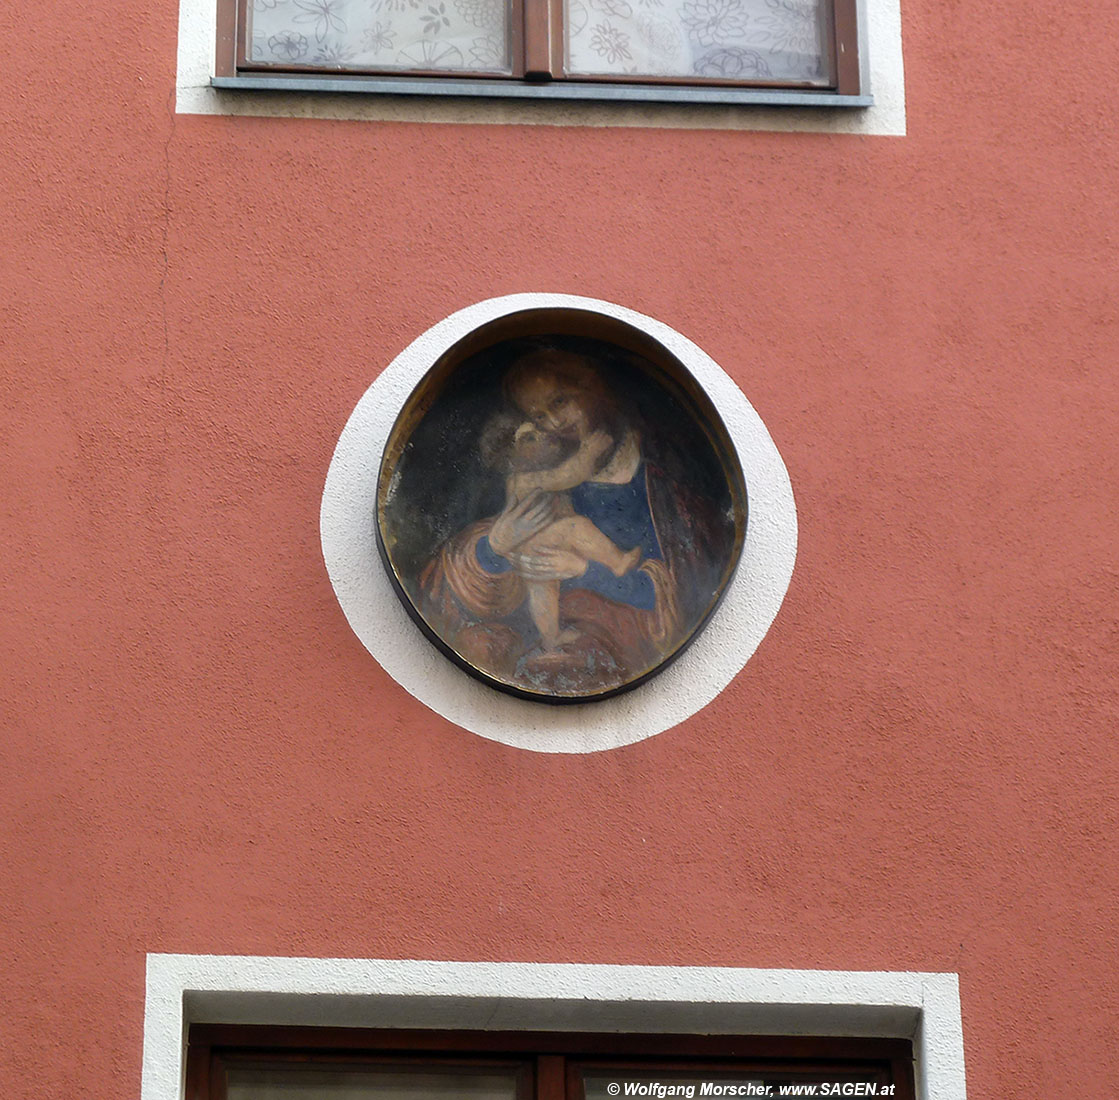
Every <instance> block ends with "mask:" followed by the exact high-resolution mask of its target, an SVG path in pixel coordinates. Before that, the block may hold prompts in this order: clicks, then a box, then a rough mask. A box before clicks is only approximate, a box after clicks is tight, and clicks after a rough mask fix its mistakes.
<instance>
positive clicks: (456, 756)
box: [0, 0, 1119, 1100]
mask: <svg viewBox="0 0 1119 1100" xmlns="http://www.w3.org/2000/svg"><path fill="white" fill-rule="evenodd" d="M133 15H135V16H136V18H135V19H133V18H132V16H133ZM1115 29H1116V28H1115V26H1114V14H1113V13H1110V14H1109V13H1108V12H1101V11H1100V10H1099V8H1098V6H1093V7H1089V6H1088V5H1087V4H1083V3H1075V2H1074V3H1073V4H1072V5H1071V6H1070V5H1063V6H1062V7H1061V10H1060V13H1059V17H1058V15H1057V14H1055V13H1054V11H1053V10H1052V8H1051V7H1049V6H1043V5H1041V4H1040V3H1037V2H1036V0H1028V2H1027V3H1025V4H1024V5H1019V6H1018V7H1016V8H1015V9H1014V12H1013V17H1012V18H1008V17H1007V14H1006V12H1005V11H1004V10H1003V9H1000V8H997V7H991V6H984V5H972V6H970V7H966V8H965V7H959V6H955V5H943V4H933V3H930V2H928V0H914V2H913V3H909V4H907V5H906V6H905V10H904V12H903V33H904V42H905V50H906V55H905V61H906V100H907V102H906V109H907V117H908V136H907V137H905V138H881V137H876V138H871V137H852V136H843V135H825V134H761V133H750V132H729V131H728V132H720V131H703V132H700V131H694V132H693V131H687V130H660V129H648V130H646V129H641V128H626V129H605V128H598V129H592V128H586V129H582V128H574V127H573V128H565V127H553V126H549V127H540V128H534V127H530V126H520V127H502V126H492V125H489V126H478V127H473V126H465V125H464V126H456V125H442V126H427V125H423V124H419V123H416V124H403V123H401V124H378V123H347V122H331V121H323V120H310V119H308V120H297V119H264V118H261V119H251V118H215V117H203V116H188V115H176V114H174V113H173V104H174V96H175V91H174V80H175V50H176V11H175V6H174V5H173V4H163V5H156V6H155V7H153V6H151V5H141V4H139V3H137V2H136V0H122V2H121V3H119V4H117V5H114V6H113V7H112V9H111V11H109V10H108V9H106V8H105V7H104V6H100V7H98V8H88V9H83V8H80V7H76V6H74V5H62V4H57V3H50V4H46V5H41V6H40V7H38V8H37V9H36V12H35V17H34V20H33V23H30V22H29V23H27V24H25V25H22V26H16V25H14V24H13V28H12V30H11V35H12V37H11V38H10V45H11V48H10V50H9V51H8V54H7V57H6V62H5V65H6V69H5V79H4V82H3V90H2V91H0V96H2V97H3V100H4V102H3V110H2V111H0V118H3V120H4V121H3V128H4V139H3V148H4V156H3V157H0V186H2V187H3V194H4V200H5V201H4V209H5V211H6V213H7V226H6V232H5V239H4V246H3V248H2V249H0V282H2V285H3V287H4V294H3V299H2V305H0V310H2V315H3V329H2V331H3V346H4V352H3V363H4V367H3V373H2V386H3V389H2V396H3V408H4V410H5V413H6V424H5V428H4V431H3V433H0V447H2V449H3V451H2V459H0V462H2V468H3V470H4V478H3V486H2V489H0V493H2V494H3V504H2V513H0V514H2V515H3V523H2V525H0V545H2V546H3V569H2V572H0V584H2V587H3V600H2V606H3V611H2V621H3V626H2V630H0V668H2V669H3V671H4V677H3V686H2V688H0V706H2V708H3V714H4V726H5V732H4V737H3V741H2V747H0V757H2V760H0V776H2V778H0V783H2V788H3V791H4V811H3V813H4V822H5V824H4V833H3V835H4V849H3V858H2V860H0V921H2V926H3V935H4V943H5V945H6V947H5V960H6V961H5V975H4V982H3V983H2V986H0V1015H2V1018H3V1019H4V1021H5V1028H4V1031H5V1042H4V1043H3V1044H2V1046H0V1080H3V1081H4V1087H3V1091H4V1095H5V1097H6V1098H12V1100H25V1098H31V1097H34V1098H35V1100H42V1098H52V1100H53V1098H59V1100H61V1098H66V1100H69V1098H71V1097H76V1096H122V1097H133V1096H136V1095H138V1091H139V1081H140V1058H141V1033H142V1021H143V989H144V957H145V953H146V952H149V951H171V952H186V953H211V952H212V953H228V954H257V953H259V954H265V955H273V956H284V955H309V956H331V957H349V956H352V957H369V956H372V957H385V958H394V957H395V958H400V957H415V958H432V959H477V960H483V961H484V960H514V961H540V962H570V961H575V962H591V963H650V964H679V965H685V964H686V965H722V964H730V965H743V966H754V967H764V968H824V969H836V970H849V969H850V970H853V969H864V968H865V969H871V970H891V971H899V970H907V969H912V970H916V971H923V972H937V971H950V972H958V973H959V974H960V986H961V998H962V1003H963V1013H964V1034H965V1051H966V1056H967V1064H968V1086H969V1095H970V1096H972V1097H973V1098H976V1100H1003V1098H1006V1097H1016V1096H1043V1095H1048V1094H1051V1093H1056V1092H1059V1091H1062V1090H1067V1089H1068V1088H1070V1087H1072V1088H1075V1090H1077V1092H1078V1094H1079V1095H1081V1096H1083V1097H1085V1098H1086V1100H1097V1098H1099V1100H1102V1098H1104V1097H1108V1096H1111V1095H1112V1094H1113V1091H1114V1081H1115V1080H1116V1079H1117V1078H1119V1051H1117V1048H1116V1044H1115V1042H1114V1020H1115V1018H1116V1016H1117V1014H1119V964H1117V962H1116V956H1115V951H1114V942H1115V936H1116V931H1117V929H1116V917H1115V913H1116V887H1115V880H1116V863H1115V855H1114V848H1115V835H1116V828H1117V825H1119V799H1117V793H1116V792H1117V781H1119V776H1117V774H1116V773H1117V771H1119V751H1117V749H1116V744H1115V731H1116V728H1119V714H1117V710H1119V699H1117V684H1119V668H1117V667H1116V666H1117V660H1116V653H1117V649H1119V645H1117V636H1116V627H1115V606H1116V588H1117V571H1116V565H1115V547H1116V545H1117V543H1119V519H1117V517H1116V508H1115V500H1116V486H1117V475H1119V453H1117V437H1119V433H1117V432H1116V430H1115V409H1116V406H1117V404H1119V392H1117V391H1119V382H1117V377H1116V370H1115V358H1116V347H1117V343H1119V334H1117V324H1116V310H1115V302H1116V300H1117V299H1119V293H1117V292H1119V287H1117V285H1116V283H1117V281H1119V277H1117V272H1119V264H1117V262H1116V260H1117V257H1116V248H1115V235H1114V232H1115V231H1114V226H1115V225H1116V224H1117V215H1119V209H1117V207H1119V197H1117V192H1116V188H1115V186H1114V181H1115V179H1116V178H1117V172H1119V144H1117V143H1116V141H1115V138H1114V114H1115V112H1114V108H1113V101H1112V99H1111V98H1110V96H1109V93H1108V92H1107V91H1106V89H1105V88H1103V86H1102V85H1101V77H1100V74H1101V73H1107V72H1109V71H1110V70H1111V68H1112V57H1111V51H1112V45H1111V44H1112V42H1113V41H1114V37H1115V36H1114V34H1111V33H1109V32H1110V31H1113V30H1115ZM17 32H18V33H17ZM526 290H547V291H554V292H559V293H572V294H586V295H590V296H593V297H596V298H601V299H605V300H607V301H612V302H619V303H622V304H624V305H626V306H629V307H631V308H633V309H637V310H639V311H641V312H643V313H646V314H648V315H650V316H653V317H657V318H660V319H661V320H663V321H665V322H666V323H667V324H669V325H671V326H672V327H673V328H674V329H676V330H677V331H679V332H681V333H683V334H685V335H687V336H689V337H691V338H692V339H694V340H695V341H696V342H697V343H699V344H700V345H701V346H702V347H703V348H704V349H705V350H706V351H708V352H709V353H710V354H711V355H712V357H713V358H714V359H715V360H716V361H717V362H718V363H719V364H721V365H722V366H723V367H724V368H725V369H726V370H727V371H728V372H729V373H731V374H732V375H733V376H734V378H735V379H736V380H737V381H738V383H739V385H740V386H741V387H742V388H743V390H744V391H745V392H746V393H747V394H748V395H749V397H750V400H751V402H752V403H753V405H754V407H755V408H756V409H757V410H758V412H759V413H760V415H761V416H762V418H763V419H764V421H765V423H766V425H767V427H768V428H769V430H770V432H771V433H772V435H773V437H774V439H775V441H776V443H777V445H778V447H779V449H780V451H781V454H782V455H783V457H784V459H785V462H786V464H787V466H788V469H789V472H790V475H791V478H792V483H793V488H794V492H795V494H796V499H797V506H798V516H799V526H800V535H799V547H798V560H797V569H796V573H795V574H794V577H793V581H792V585H791V587H790V590H789V593H788V596H787V597H786V600H785V603H784V605H783V607H782V610H781V613H780V615H779V616H778V618H777V620H776V622H775V623H774V625H773V627H772V628H771V629H770V632H769V634H768V636H767V638H766V639H765V641H764V642H763V643H762V645H761V646H760V648H759V649H758V651H757V653H756V654H755V656H754V657H753V658H752V659H751V661H750V662H749V664H748V665H747V666H746V668H745V669H744V670H743V672H742V673H741V674H739V676H738V677H737V678H736V679H735V681H734V683H732V684H731V686H730V687H729V688H728V689H727V690H726V691H725V692H723V693H722V694H721V695H720V696H719V697H718V698H716V699H715V700H714V701H713V702H712V703H711V704H710V705H709V706H707V707H706V708H705V709H703V710H702V711H700V712H699V713H698V714H696V715H695V716H694V717H692V718H691V719H689V720H688V721H686V722H685V723H683V724H681V725H679V726H677V727H675V728H674V729H671V730H669V731H667V732H665V733H663V734H661V735H659V736H657V737H654V738H650V739H648V740H645V741H642V742H640V743H638V744H634V745H631V746H628V747H625V748H621V749H618V750H615V751H611V752H604V753H596V754H591V755H586V756H570V755H567V756H558V755H546V754H536V753H526V752H522V751H518V750H516V749H514V748H511V747H507V746H505V745H501V744H497V743H494V742H492V741H488V740H484V739H482V738H479V737H476V736H473V735H469V734H466V733H464V732H463V731H462V730H460V729H457V728H455V727H454V726H453V725H452V724H451V723H449V722H447V721H445V720H443V719H441V718H438V717H435V716H433V715H432V713H431V712H430V711H428V710H427V709H426V708H424V707H423V706H422V705H420V704H419V703H418V702H417V701H416V700H415V699H413V698H412V697H411V696H410V695H409V694H408V693H407V692H405V691H404V690H403V689H402V688H400V687H399V686H398V685H396V684H395V683H394V682H393V681H392V680H391V679H390V678H389V677H388V676H387V675H386V674H385V673H384V672H383V671H382V670H381V669H380V668H379V667H378V666H377V664H376V663H375V662H374V661H373V660H372V659H371V658H370V656H369V654H368V653H367V652H366V651H365V649H364V648H363V647H362V646H361V645H360V643H359V642H358V641H357V640H356V638H355V637H354V636H353V635H352V634H351V633H350V631H349V629H348V627H347V625H346V623H345V620H344V618H343V615H342V612H341V611H340V609H339V607H338V605H337V602H336V601H335V599H334V596H333V593H332V590H331V587H330V584H329V582H328V579H327V576H326V572H325V570H324V568H323V564H322V560H321V555H320V550H319V544H318V510H319V503H320V498H321V494H322V487H323V481H324V477H325V473H326V469H327V465H328V463H329V460H330V455H331V451H332V448H333V446H334V443H335V441H336V439H337V437H338V433H339V431H340V429H341V426H342V424H343V423H344V422H345V420H346V417H347V416H348V415H349V413H350V411H351V410H352V409H353V407H354V405H355V403H356V402H357V400H358V398H359V397H360V395H361V394H362V393H363V392H364V391H365V389H366V388H367V386H368V385H369V382H370V380H371V379H372V378H373V377H375V376H376V374H377V373H378V371H379V370H381V369H382V367H383V366H384V365H385V364H386V363H387V362H389V361H390V360H391V359H392V358H393V357H394V356H395V355H396V354H397V353H398V352H399V351H400V350H401V349H402V348H404V347H405V346H406V345H407V344H408V343H409V342H410V341H411V340H412V339H413V338H414V337H415V336H416V335H417V334H418V333H420V332H422V331H424V330H425V329H427V328H428V327H429V326H430V325H432V324H433V323H434V322H435V321H437V320H438V319H439V318H441V317H444V316H446V315H447V314H449V313H451V312H452V311H453V310H455V309H457V308H460V307H462V306H465V305H468V304H470V303H473V302H477V301H480V300H482V299H484V298H488V297H493V296H496V295H500V294H507V293H515V292H521V291H526ZM1085 1067H1090V1072H1088V1073H1086V1071H1085ZM1070 1082H1071V1083H1074V1084H1070Z"/></svg>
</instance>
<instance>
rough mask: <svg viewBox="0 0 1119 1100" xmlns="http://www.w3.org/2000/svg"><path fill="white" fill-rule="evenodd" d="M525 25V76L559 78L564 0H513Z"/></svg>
mask: <svg viewBox="0 0 1119 1100" xmlns="http://www.w3.org/2000/svg"><path fill="white" fill-rule="evenodd" d="M514 2H515V3H519V4H520V5H521V8H522V12H523V17H524V28H525V76H526V77H527V78H528V79H529V80H558V79H559V78H560V77H562V76H563V0H514Z"/></svg>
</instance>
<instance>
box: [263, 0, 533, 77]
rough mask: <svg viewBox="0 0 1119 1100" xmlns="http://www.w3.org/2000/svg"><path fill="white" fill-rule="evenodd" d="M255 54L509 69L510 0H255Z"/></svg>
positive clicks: (360, 65) (273, 59)
mask: <svg viewBox="0 0 1119 1100" xmlns="http://www.w3.org/2000/svg"><path fill="white" fill-rule="evenodd" d="M247 52H248V55H249V60H250V61H253V62H256V63H258V64H261V63H262V64H266V65H267V64H271V65H313V66H316V67H320V68H332V69H343V70H347V69H382V70H383V69H402V70H405V69H408V70H415V69H435V70H443V69H446V70H449V71H465V72H488V73H506V74H507V73H510V72H512V66H511V63H510V49H509V4H508V0H250V3H249V45H248V47H247Z"/></svg>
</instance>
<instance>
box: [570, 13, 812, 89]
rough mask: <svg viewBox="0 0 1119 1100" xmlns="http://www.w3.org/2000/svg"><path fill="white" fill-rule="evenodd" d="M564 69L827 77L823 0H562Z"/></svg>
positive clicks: (755, 78)
mask: <svg viewBox="0 0 1119 1100" xmlns="http://www.w3.org/2000/svg"><path fill="white" fill-rule="evenodd" d="M564 3H565V11H566V25H567V71H568V72H569V73H574V74H578V75H585V76H596V75H614V76H652V77H671V76H678V77H691V78H692V79H695V78H697V77H698V78H706V79H712V80H733V81H737V82H741V83H755V82H761V83H775V82H787V83H798V84H803V83H811V84H829V83H831V79H832V77H831V73H830V71H829V68H830V66H829V62H828V58H827V45H826V44H827V27H828V20H829V18H830V9H829V4H828V0H564Z"/></svg>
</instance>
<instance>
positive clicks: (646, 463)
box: [419, 347, 724, 698]
mask: <svg viewBox="0 0 1119 1100" xmlns="http://www.w3.org/2000/svg"><path fill="white" fill-rule="evenodd" d="M502 394H503V399H504V406H505V407H504V409H502V410H501V411H500V416H501V417H502V418H503V419H504V422H505V424H506V425H507V429H506V434H505V438H504V444H503V445H501V446H497V447H495V446H494V444H493V442H492V439H491V440H490V442H489V451H490V452H491V453H490V454H489V455H488V456H487V457H488V458H489V464H490V465H491V468H497V469H499V470H500V471H501V472H502V473H503V475H504V477H505V504H504V507H503V508H502V510H501V511H500V512H498V513H497V514H496V515H491V516H488V517H485V518H481V519H478V520H476V521H475V522H472V523H470V524H468V525H467V526H466V527H464V528H463V529H462V530H460V531H459V532H457V533H456V534H454V535H452V536H451V537H450V538H449V539H447V540H446V541H445V542H444V543H443V544H442V545H441V546H440V547H439V549H438V550H437V551H436V553H435V555H434V556H433V557H432V559H431V560H430V561H429V562H428V564H427V565H426V567H425V568H424V569H423V571H422V573H421V575H420V578H419V594H420V611H421V614H422V615H423V617H424V619H425V620H426V621H427V623H428V624H429V626H430V627H431V628H432V629H433V630H434V631H435V632H436V634H437V635H439V637H440V638H441V639H442V640H443V641H444V642H445V643H446V644H447V645H449V646H450V647H451V648H452V649H453V650H454V651H455V652H456V653H457V654H458V656H459V657H460V659H461V660H463V661H464V662H466V663H467V664H468V665H469V666H471V667H472V668H475V669H477V670H478V671H480V672H481V673H483V674H485V675H486V676H488V677H491V678H493V679H495V680H497V681H498V682H499V683H501V684H505V685H508V686H510V687H512V688H513V689H514V690H517V691H521V692H524V693H527V694H530V695H533V694H537V695H540V696H543V697H549V696H551V697H560V698H565V697H566V698H571V697H583V696H594V695H599V694H603V693H608V692H610V691H613V690H616V689H618V688H621V687H624V686H626V685H629V684H631V683H633V682H635V681H639V680H640V679H642V678H643V677H644V676H645V675H647V674H648V673H649V672H651V671H652V670H653V669H654V668H656V667H657V666H658V665H660V664H661V663H662V662H663V661H665V660H666V659H667V658H669V657H670V656H672V655H673V654H674V653H675V651H676V650H677V649H679V648H680V646H681V645H682V643H683V642H684V641H686V639H687V638H688V637H689V636H690V634H691V633H692V632H693V631H694V629H695V628H696V627H697V626H698V625H699V623H700V622H701V621H702V618H703V616H704V615H705V614H706V613H707V612H708V611H709V610H710V607H711V605H712V601H713V593H714V590H715V588H716V587H717V584H718V574H719V573H720V572H721V570H720V568H719V563H718V562H717V561H713V560H712V555H711V550H712V549H713V548H714V547H716V546H718V545H719V544H721V542H722V541H724V539H723V537H721V535H720V532H719V518H718V515H717V511H716V508H715V507H714V503H715V502H713V501H705V500H703V499H701V498H699V497H697V496H696V495H695V493H694V492H693V491H691V490H690V488H689V487H688V486H687V485H686V484H685V481H684V479H682V478H681V477H679V476H677V474H676V472H674V471H672V470H670V469H668V468H665V467H664V466H662V465H658V463H657V462H656V461H655V458H653V457H649V456H648V455H647V448H648V444H649V435H650V432H649V426H648V425H647V424H644V423H642V422H641V418H640V416H639V415H638V414H636V413H635V412H634V411H633V410H631V409H627V408H626V407H625V405H624V404H623V402H622V401H620V400H619V399H618V396H617V394H615V393H613V392H611V390H610V388H609V387H608V386H607V384H606V383H605V381H604V380H603V377H602V375H601V373H600V371H599V370H598V369H597V368H596V366H595V364H594V362H593V361H591V360H590V359H589V358H588V357H586V356H584V355H580V354H577V353H575V352H572V351H569V350H564V349H561V348H548V347H545V348H539V349H536V350H534V351H531V352H529V353H528V354H526V355H523V356H522V357H521V358H520V359H518V360H516V361H515V362H514V363H513V364H512V366H510V367H509V369H508V370H507V371H506V373H505V375H504V377H503V379H502ZM482 434H483V433H480V436H479V440H480V443H481V444H482V445H483V450H485V449H486V446H485V443H486V441H485V440H484V439H483V438H482ZM491 434H492V433H491ZM655 453H656V452H655V451H654V452H653V454H654V455H655ZM715 556H716V557H717V556H718V555H717V554H716V555H715Z"/></svg>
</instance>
